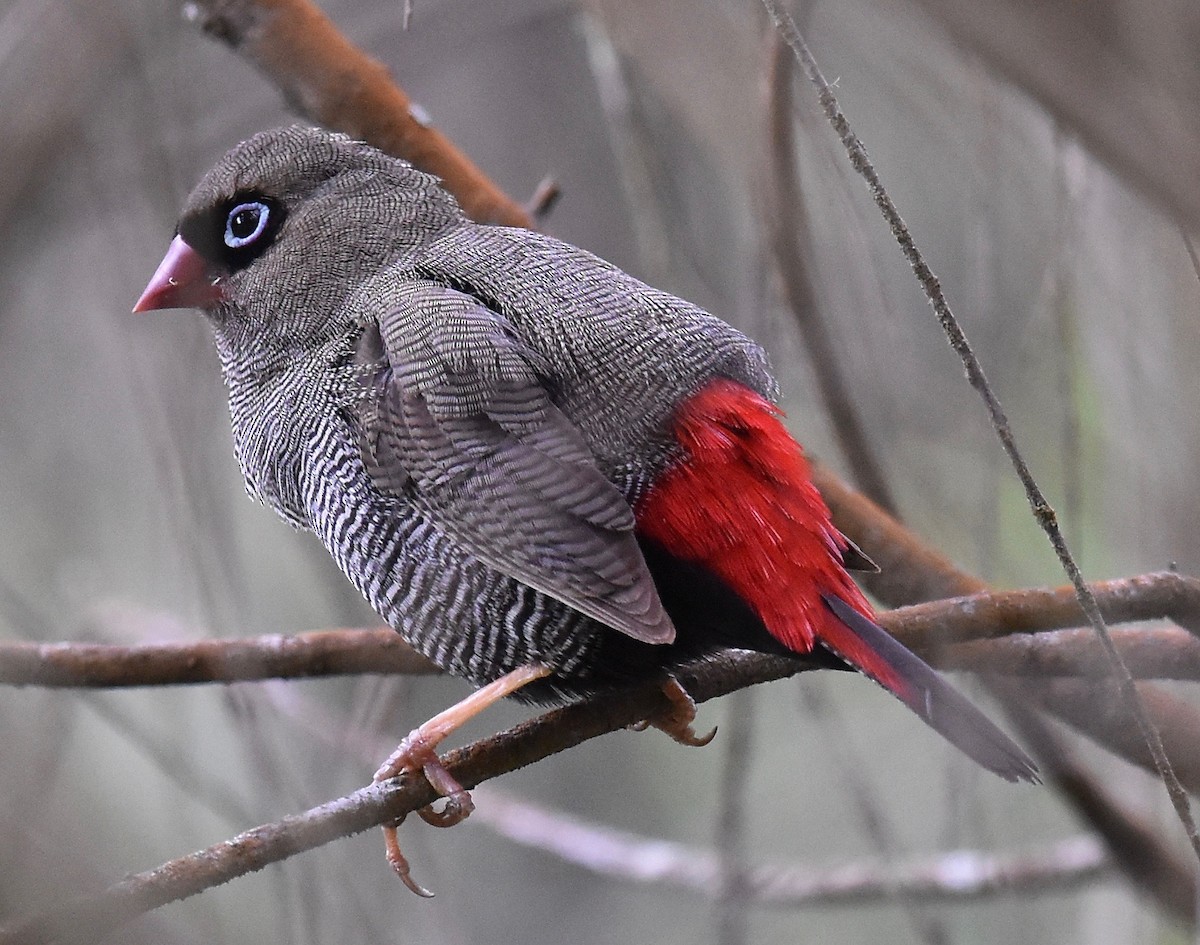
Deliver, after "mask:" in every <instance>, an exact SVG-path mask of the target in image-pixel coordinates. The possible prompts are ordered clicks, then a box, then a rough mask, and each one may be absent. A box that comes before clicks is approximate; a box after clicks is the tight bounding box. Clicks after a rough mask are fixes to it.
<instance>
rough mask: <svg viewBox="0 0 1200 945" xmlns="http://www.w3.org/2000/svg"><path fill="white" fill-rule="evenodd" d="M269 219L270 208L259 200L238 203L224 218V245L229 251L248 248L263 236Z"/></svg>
mask: <svg viewBox="0 0 1200 945" xmlns="http://www.w3.org/2000/svg"><path fill="white" fill-rule="evenodd" d="M270 219H271V208H270V207H269V206H267V204H265V203H263V201H261V200H247V201H245V202H244V203H239V204H238V205H237V206H236V207H234V208H233V209H232V210H230V211H229V214H228V215H227V216H226V217H225V245H226V246H228V247H229V248H230V249H241V248H242V247H243V246H249V245H250V244H251V243H253V242H254V241H255V240H257V239H258V238H259V237H261V236H262V235H263V233H264V232H265V231H266V229H267V223H268V221H269V220H270Z"/></svg>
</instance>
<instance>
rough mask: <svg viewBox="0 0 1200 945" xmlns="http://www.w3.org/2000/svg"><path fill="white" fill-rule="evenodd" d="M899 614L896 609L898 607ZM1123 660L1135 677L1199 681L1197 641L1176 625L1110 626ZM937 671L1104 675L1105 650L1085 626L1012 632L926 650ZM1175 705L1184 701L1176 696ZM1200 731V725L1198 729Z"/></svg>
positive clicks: (1199, 646)
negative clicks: (1125, 628) (996, 638)
mask: <svg viewBox="0 0 1200 945" xmlns="http://www.w3.org/2000/svg"><path fill="white" fill-rule="evenodd" d="M896 613H900V611H896ZM1111 632H1112V638H1113V643H1114V644H1116V647H1117V649H1118V650H1119V651H1120V653H1121V659H1123V660H1125V664H1126V665H1127V666H1128V667H1129V671H1130V672H1131V673H1133V675H1134V676H1136V677H1137V678H1138V679H1180V680H1188V681H1191V682H1200V640H1197V639H1196V638H1195V637H1194V636H1192V635H1191V634H1190V633H1188V632H1187V631H1186V630H1180V629H1179V628H1178V627H1138V628H1137V629H1127V630H1113V631H1111ZM926 655H927V656H928V657H929V659H930V661H931V662H932V663H934V664H935V665H936V666H937V668H938V669H962V670H969V671H970V672H973V673H980V674H991V675H999V676H1017V677H1020V678H1022V679H1033V678H1036V677H1038V676H1084V677H1091V678H1093V679H1095V678H1102V677H1104V676H1106V675H1107V674H1108V668H1109V664H1108V654H1107V653H1105V652H1104V651H1103V649H1102V648H1101V647H1100V643H1099V641H1098V640H1097V639H1096V634H1095V632H1094V631H1093V630H1092V629H1091V628H1090V627H1089V628H1087V629H1082V628H1080V629H1075V630H1051V631H1047V632H1045V633H1036V634H1033V633H1031V634H1019V633H1016V634H1013V635H1012V636H1009V637H1002V638H1000V639H998V640H975V641H972V642H970V643H956V644H953V645H951V646H947V647H943V648H939V649H938V650H937V651H936V652H935V653H928V654H926ZM1173 701H1174V702H1176V703H1178V704H1179V705H1187V703H1185V702H1183V701H1182V700H1179V699H1175V700H1173ZM1197 731H1200V729H1197Z"/></svg>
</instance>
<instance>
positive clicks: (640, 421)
mask: <svg viewBox="0 0 1200 945" xmlns="http://www.w3.org/2000/svg"><path fill="white" fill-rule="evenodd" d="M177 305H197V306H199V307H201V308H203V309H204V310H205V312H206V313H207V315H208V316H209V318H210V319H211V321H212V323H213V325H214V328H215V331H216V339H217V347H218V350H219V352H220V356H221V364H222V370H223V372H224V376H225V380H226V383H227V384H228V387H229V403H230V412H231V416H232V421H233V433H234V444H235V449H236V452H237V456H238V460H239V462H240V464H241V467H242V471H243V473H244V475H245V478H246V486H247V489H248V490H249V491H250V493H251V494H252V495H254V496H257V497H258V498H260V499H261V500H262V501H263V502H265V503H267V504H268V505H270V506H271V507H272V508H274V509H276V510H277V511H278V512H279V513H280V514H281V515H283V516H284V517H285V518H286V519H287V520H288V521H290V522H292V523H293V524H294V525H296V526H298V527H301V528H307V529H311V530H312V531H313V532H315V533H316V535H317V536H318V537H319V538H320V539H321V541H322V542H323V543H324V544H325V546H326V548H328V549H329V551H330V553H331V554H332V555H333V558H334V560H335V561H337V563H338V565H339V567H341V569H342V570H343V571H344V572H345V573H346V575H347V576H348V577H349V578H350V580H351V581H352V582H353V583H354V584H355V586H357V587H358V588H359V590H360V591H361V592H362V593H363V594H364V595H365V596H366V598H367V600H368V601H370V603H371V604H372V606H374V608H375V609H376V610H377V611H378V612H379V613H380V615H381V616H383V618H384V619H385V620H387V621H388V622H389V623H390V624H391V625H392V626H394V627H395V628H396V629H397V630H399V631H400V632H401V633H402V634H403V635H404V636H405V638H406V639H407V640H408V641H409V642H410V643H412V645H413V646H415V647H416V648H417V649H418V650H420V651H421V652H423V653H425V654H426V655H427V656H428V657H430V658H431V659H432V660H433V661H434V662H436V663H437V664H438V665H440V666H441V667H443V668H444V669H446V670H448V671H449V672H451V673H454V674H456V675H460V676H463V677H465V678H467V679H469V680H471V681H472V682H474V683H476V684H482V683H486V682H489V681H492V680H495V679H498V678H500V677H502V676H506V675H507V674H509V673H510V672H511V671H514V670H518V669H525V670H528V669H530V668H531V665H532V664H538V665H537V667H536V670H537V672H538V673H542V672H544V668H546V667H548V668H549V669H550V670H551V675H550V676H548V677H547V678H545V679H539V681H536V682H533V683H532V684H530V685H528V686H527V688H526V689H524V690H522V694H524V695H525V696H526V697H529V698H542V699H544V698H555V697H571V696H574V695H577V694H579V693H582V692H587V691H591V690H593V689H598V688H603V687H606V686H609V685H611V684H613V683H615V682H622V681H626V680H632V679H636V678H639V677H645V676H648V675H655V674H659V673H661V672H662V671H663V670H664V669H669V668H671V667H673V666H675V665H677V664H678V663H679V662H680V661H683V660H687V659H692V658H696V657H698V656H703V655H704V654H706V653H709V652H711V651H712V650H714V649H716V648H718V647H721V646H738V647H743V648H751V649H758V650H764V651H767V652H774V653H780V654H787V655H791V656H795V657H798V658H799V657H804V658H808V659H817V660H823V661H824V662H825V663H826V664H827V665H837V666H844V665H845V663H843V662H842V661H843V660H845V661H847V662H849V663H850V664H852V665H853V666H854V667H856V668H858V669H860V670H861V671H863V672H864V673H866V674H867V675H868V676H869V677H870V678H872V679H874V680H875V681H876V682H878V683H880V684H882V685H883V686H885V687H886V688H887V689H889V691H891V692H892V693H894V694H895V695H896V696H897V697H898V698H900V699H901V700H903V701H904V702H905V704H906V705H908V706H909V707H910V708H911V709H913V711H914V712H916V713H917V714H918V715H919V716H920V717H921V718H922V719H924V720H925V721H926V722H927V723H929V724H930V725H932V726H933V727H934V728H935V729H937V730H938V731H939V732H941V733H942V734H943V735H945V736H946V737H947V738H949V739H950V741H952V742H953V743H954V744H956V745H958V746H959V747H960V748H962V749H963V750H964V751H966V752H967V753H968V754H970V755H971V756H972V757H974V758H975V759H976V760H978V761H979V762H980V763H981V764H984V765H985V766H987V767H989V768H990V769H992V770H993V771H996V772H998V773H999V774H1001V775H1002V776H1004V777H1006V778H1009V779H1019V778H1032V777H1033V776H1034V770H1035V769H1034V768H1033V765H1032V762H1030V761H1029V759H1028V758H1027V757H1026V756H1025V755H1024V753H1023V752H1021V750H1020V749H1019V748H1017V746H1015V745H1014V744H1013V743H1012V742H1011V741H1010V740H1009V739H1008V738H1007V736H1005V735H1004V734H1003V733H1002V732H1000V731H999V729H997V728H996V727H995V726H994V725H992V723H991V722H989V721H988V720H987V718H986V717H984V716H983V715H982V713H980V712H979V711H978V710H977V709H975V708H974V706H972V705H971V704H970V703H969V702H968V701H967V700H966V699H964V698H963V697H962V696H961V695H960V694H959V693H958V692H957V691H956V690H954V689H953V688H952V687H951V686H950V685H949V684H948V683H947V682H945V680H943V679H941V677H939V676H938V675H937V674H936V673H935V672H934V671H933V670H932V669H930V668H929V667H928V666H927V665H926V664H925V663H923V662H922V661H921V660H920V659H919V658H917V657H916V656H915V655H913V654H912V653H909V652H908V651H907V650H905V649H904V648H903V647H902V646H900V645H899V644H898V643H897V642H896V641H895V640H893V639H892V638H891V637H889V636H888V635H887V634H886V633H885V632H884V631H883V630H882V629H880V628H879V627H878V626H877V625H876V624H875V623H874V622H873V619H872V616H873V611H872V610H871V606H870V604H869V603H868V602H867V600H866V598H865V597H863V595H862V592H861V591H860V590H859V589H858V587H857V586H855V584H854V583H853V581H852V580H851V579H850V577H849V575H848V574H847V573H846V566H847V565H848V564H849V563H850V562H851V560H852V558H853V557H854V554H855V552H854V549H852V548H850V547H848V546H847V544H846V542H845V541H844V539H843V538H842V536H841V535H840V534H839V533H838V532H837V530H836V529H835V528H834V527H833V525H832V524H831V522H830V520H829V513H828V509H827V508H825V506H824V503H823V502H822V501H821V499H820V497H819V495H818V494H817V492H816V489H815V488H814V487H813V486H812V483H811V481H810V480H809V476H808V468H807V465H806V463H805V460H804V458H803V453H802V451H801V449H800V447H799V445H798V444H797V443H796V442H795V441H794V440H793V439H792V438H791V436H790V435H789V434H788V433H787V431H786V429H785V428H784V427H783V425H782V423H781V422H780V419H779V416H778V413H777V411H776V410H775V409H774V408H773V402H774V398H775V383H774V381H773V379H772V378H771V375H770V372H769V370H768V368H767V362H766V357H765V355H764V354H763V352H762V350H761V349H760V348H759V347H758V346H757V345H756V344H755V343H754V342H752V341H750V340H749V339H748V338H746V337H745V336H744V335H742V334H741V333H740V332H738V331H736V330H734V329H733V328H731V327H730V326H729V325H727V324H726V323H725V322H723V321H721V320H720V319H718V318H715V317H713V316H712V315H709V314H708V313H707V312H704V311H702V310H700V309H698V308H696V307H695V306H694V305H691V304H689V303H687V302H685V301H683V300H682V299H678V298H675V297H674V296H671V295H668V294H667V293H664V292H659V291H657V290H655V289H652V288H650V287H649V286H646V285H644V284H643V283H641V282H639V281H638V280H636V279H634V278H632V277H631V276H629V275H627V274H625V273H624V272H621V271H620V270H619V269H617V268H615V267H614V266H612V265H610V264H609V263H606V262H604V261H603V260H600V259H598V258H596V257H595V256H593V255H591V254H590V253H587V252H585V251H584V250H581V249H578V248H576V247H574V246H570V245H568V244H566V243H562V242H560V241H558V240H554V239H551V238H550V237H547V236H543V235H540V234H537V233H531V232H528V231H525V230H517V229H506V228H502V227H489V226H481V225H478V224H475V223H473V222H471V221H469V220H467V219H465V218H464V217H463V215H462V214H461V212H460V211H459V209H458V207H457V205H456V204H455V202H454V201H453V199H452V198H451V197H450V196H449V195H448V194H446V193H445V192H444V191H443V190H442V189H441V188H440V187H439V186H438V185H437V182H436V181H435V180H434V179H433V178H432V177H430V176H428V175H426V174H423V173H421V172H419V171H417V170H415V169H414V168H412V167H411V166H409V165H408V164H406V163H404V162H403V161H399V160H396V159H393V158H389V157H386V156H385V155H383V154H381V153H380V152H378V151H376V150H374V149H373V148H370V147H368V146H366V145H364V144H360V143H356V142H353V141H351V140H349V139H348V138H346V137H344V136H341V135H335V134H330V133H328V132H325V131H321V130H318V129H312V128H286V129H281V130H277V131H271V132H266V133H264V134H260V135H257V136H256V137H254V138H251V139H250V140H249V141H247V142H244V143H243V144H241V145H239V146H238V147H236V148H234V149H233V150H232V151H230V152H229V154H227V155H226V156H225V157H224V158H223V159H222V160H221V161H220V162H219V163H218V164H217V165H216V167H214V168H213V169H212V170H211V171H210V172H209V173H208V175H207V176H206V177H205V178H204V180H202V181H201V183H200V184H199V186H198V187H197V188H196V190H195V191H194V192H193V193H192V195H191V196H190V197H189V198H188V202H187V205H186V207H185V209H184V214H183V217H182V219H181V222H180V224H179V235H178V236H177V237H176V240H175V241H174V242H173V243H172V245H171V248H170V249H169V251H168V253H167V256H166V258H165V259H164V261H163V264H162V266H160V268H159V271H158V272H157V273H156V274H155V277H154V279H152V280H151V284H150V286H149V287H148V288H147V290H146V293H145V294H144V295H143V297H142V299H141V300H139V302H138V305H137V309H138V310H146V309H151V308H161V307H168V306H177ZM527 675H528V674H527V673H525V672H522V673H515V674H514V675H513V677H512V680H513V682H514V683H515V684H517V685H525V684H526V683H527V682H528V681H529V680H528V679H527V678H526V676H527ZM518 679H519V680H520V681H519V682H517V680H518ZM439 732H440V729H439ZM441 737H444V732H443V733H441V734H438V735H437V736H436V738H441ZM418 741H421V739H418ZM417 754H421V752H420V751H418V752H417ZM425 754H428V752H427V751H425ZM425 754H421V757H422V758H425ZM397 758H398V759H400V760H399V761H397V762H396V764H395V765H393V766H391V767H387V766H385V768H384V769H381V776H389V775H388V772H392V773H394V771H395V770H400V768H401V767H403V766H404V765H405V764H407V763H409V762H410V761H412V760H413V758H412V757H410V754H406V753H405V752H401V753H400V755H398V756H397ZM422 763H423V764H426V765H427V766H428V765H429V764H433V763H434V762H432V761H429V760H428V759H425V760H423V761H422ZM394 852H395V858H394V860H393V862H402V857H400V855H399V851H398V848H396V849H395V851H394Z"/></svg>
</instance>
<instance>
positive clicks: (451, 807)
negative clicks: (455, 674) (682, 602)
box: [374, 665, 686, 899]
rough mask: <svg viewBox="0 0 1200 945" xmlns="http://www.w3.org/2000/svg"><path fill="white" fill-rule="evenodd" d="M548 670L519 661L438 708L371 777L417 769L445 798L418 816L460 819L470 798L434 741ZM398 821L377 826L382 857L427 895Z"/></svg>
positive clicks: (438, 823) (445, 821)
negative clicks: (515, 666)
mask: <svg viewBox="0 0 1200 945" xmlns="http://www.w3.org/2000/svg"><path fill="white" fill-rule="evenodd" d="M549 673H550V669H549V667H546V666H541V665H530V666H523V667H521V668H520V669H516V670H513V671H512V672H511V673H509V674H507V675H506V676H502V677H501V678H500V679H497V680H496V681H495V682H493V683H489V684H488V685H486V686H484V687H483V688H482V689H479V690H477V691H476V692H474V693H472V694H471V695H469V696H468V697H467V698H466V699H463V700H462V702H459V703H458V704H457V705H453V706H451V707H450V708H449V709H446V710H445V711H444V712H439V713H438V714H437V715H435V716H434V717H433V718H432V719H430V720H429V721H428V722H426V723H425V724H424V725H422V726H421V727H420V728H417V729H413V731H412V732H410V733H409V735H408V738H406V739H404V741H402V742H401V743H400V744H399V746H398V747H397V748H396V750H395V751H394V752H392V753H391V754H390V755H389V756H388V759H387V761H385V762H384V763H383V764H381V765H380V766H379V770H378V771H376V772H375V777H374V781H375V782H376V783H378V782H379V781H387V780H389V779H391V778H394V777H396V776H397V775H399V774H400V773H401V772H404V771H421V772H422V773H424V775H425V778H426V780H428V781H429V783H430V785H431V786H432V787H433V789H434V790H435V791H437V792H438V793H439V794H440V795H442V797H444V798H446V805H445V806H444V807H443V808H442V809H441V810H440V811H439V810H435V809H434V807H433V805H432V804H427V805H426V806H425V807H422V808H421V809H420V810H418V811H417V813H418V814H419V815H420V816H421V819H422V820H424V821H425V822H426V823H427V824H432V825H433V826H435V827H453V826H454V825H455V824H458V823H462V822H463V821H464V820H466V819H467V817H468V816H470V814H471V811H473V810H474V809H475V802H474V801H472V800H471V794H470V792H469V791H468V790H467V789H466V788H464V787H463V786H462V785H461V784H459V783H458V781H457V780H456V779H455V777H454V775H452V774H451V773H450V771H449V769H448V768H447V767H446V766H445V765H444V764H442V760H441V759H440V758H439V757H438V756H437V746H438V745H439V744H441V743H442V741H443V740H444V739H445V738H446V736H447V735H449V734H450V733H452V732H453V731H454V730H455V729H457V728H459V727H460V726H461V725H462V724H463V723H464V722H466V721H467V720H469V719H471V718H473V717H474V716H475V715H477V714H478V713H479V712H481V711H483V710H484V709H486V708H487V707H488V706H490V705H492V704H493V703H494V702H497V701H499V700H500V699H503V698H504V697H505V696H507V695H510V694H511V693H513V692H515V691H516V690H517V689H520V688H521V687H522V686H524V685H527V684H528V683H531V682H533V681H534V680H536V679H541V678H542V677H544V676H547V675H549ZM685 695H686V694H685ZM402 823H404V818H403V817H401V818H400V819H399V820H398V821H396V822H395V823H394V824H389V825H387V826H385V827H384V828H383V845H384V852H385V854H386V855H387V861H388V863H389V864H390V865H391V867H392V869H393V870H394V871H395V873H396V875H397V876H399V877H400V881H401V882H402V883H404V885H405V886H407V887H408V888H409V889H410V890H412V891H413V892H414V893H416V894H417V895H418V896H421V897H423V898H426V899H429V898H432V896H433V893H432V892H430V891H429V890H428V889H426V888H425V887H424V886H422V885H420V884H419V883H418V882H417V881H416V880H414V879H413V878H412V873H411V871H410V869H409V865H408V860H407V858H406V857H405V856H404V854H403V853H401V852H400V839H399V837H398V836H397V834H396V830H397V828H398V827H399V826H400V824H402Z"/></svg>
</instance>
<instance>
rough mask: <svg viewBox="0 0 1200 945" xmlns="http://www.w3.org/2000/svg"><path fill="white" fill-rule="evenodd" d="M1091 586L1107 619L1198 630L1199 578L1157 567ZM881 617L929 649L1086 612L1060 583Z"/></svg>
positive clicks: (1037, 629)
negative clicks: (1163, 622) (1165, 623)
mask: <svg viewBox="0 0 1200 945" xmlns="http://www.w3.org/2000/svg"><path fill="white" fill-rule="evenodd" d="M1089 589H1090V591H1091V593H1092V595H1093V597H1094V598H1095V600H1096V601H1097V604H1098V606H1099V607H1100V609H1101V611H1102V612H1103V613H1104V616H1105V618H1107V619H1108V620H1112V621H1114V622H1116V623H1126V622H1129V621H1134V620H1159V619H1168V620H1173V621H1174V622H1175V623H1177V624H1179V625H1180V626H1181V627H1184V628H1185V629H1187V630H1189V631H1191V632H1192V633H1196V634H1200V579H1197V578H1193V577H1185V576H1184V575H1181V574H1178V573H1176V572H1174V571H1157V572H1155V573H1153V574H1144V575H1140V576H1138V577H1131V578H1119V579H1117V580H1113V581H1097V582H1096V583H1094V584H1091V585H1089ZM882 619H884V620H885V621H886V623H887V629H888V630H890V631H891V632H892V633H893V634H895V635H896V636H897V637H899V638H901V639H902V640H904V642H905V643H906V644H907V645H909V646H911V647H913V648H915V649H918V650H921V651H924V652H929V651H932V650H933V649H934V648H935V647H936V646H938V645H939V644H944V643H949V642H961V641H964V640H976V639H981V638H984V637H995V636H1002V635H1006V634H1010V633H1041V632H1043V631H1046V630H1061V629H1064V628H1067V627H1075V626H1078V625H1079V624H1080V623H1082V622H1083V620H1084V615H1083V610H1082V608H1081V607H1080V606H1079V601H1078V598H1076V597H1075V591H1074V588H1072V587H1056V588H1028V589H1025V590H1018V591H982V592H979V593H975V594H971V595H969V596H964V597H957V598H948V599H945V600H936V601H930V602H929V603H925V604H917V605H915V606H911V607H905V608H903V609H902V610H896V611H892V612H891V613H889V614H886V615H884V616H883V618H882Z"/></svg>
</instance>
